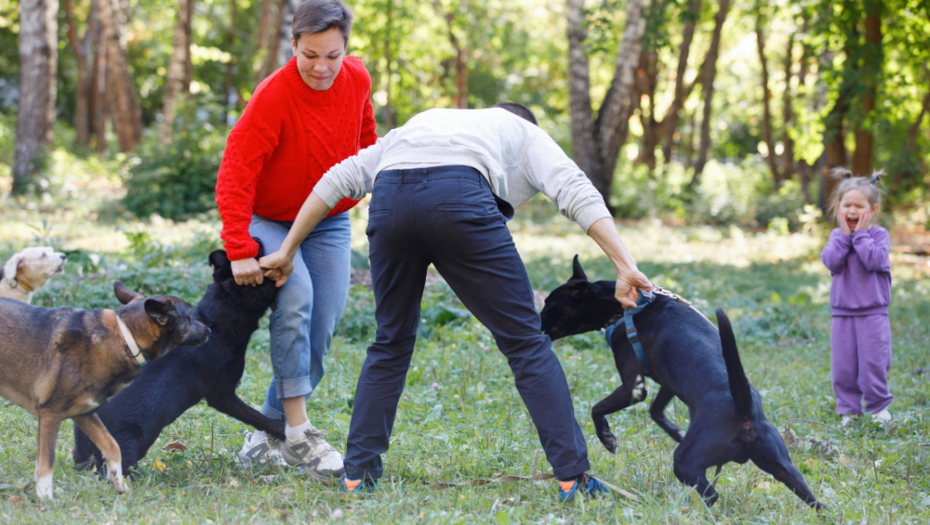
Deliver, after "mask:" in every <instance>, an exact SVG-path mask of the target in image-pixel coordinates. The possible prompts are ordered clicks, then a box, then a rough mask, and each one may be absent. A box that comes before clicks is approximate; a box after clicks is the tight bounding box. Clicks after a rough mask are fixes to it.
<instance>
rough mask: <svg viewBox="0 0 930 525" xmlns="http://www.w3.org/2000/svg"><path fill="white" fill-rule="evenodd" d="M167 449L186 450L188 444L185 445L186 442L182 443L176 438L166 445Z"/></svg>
mask: <svg viewBox="0 0 930 525" xmlns="http://www.w3.org/2000/svg"><path fill="white" fill-rule="evenodd" d="M165 450H178V451H180V452H184V451H185V450H187V445H185V444H184V443H181V442H180V441H178V440H175V441H172V442H171V443H168V444H167V445H165Z"/></svg>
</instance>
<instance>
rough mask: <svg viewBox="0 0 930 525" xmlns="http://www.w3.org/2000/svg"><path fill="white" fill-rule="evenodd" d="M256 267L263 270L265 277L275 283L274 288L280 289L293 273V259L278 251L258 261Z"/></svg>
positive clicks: (284, 252) (282, 251)
mask: <svg viewBox="0 0 930 525" xmlns="http://www.w3.org/2000/svg"><path fill="white" fill-rule="evenodd" d="M258 266H260V267H261V269H262V270H263V272H264V274H265V277H267V278H269V279H271V280H273V281H276V283H275V286H277V287H278V288H280V287H282V286H284V283H286V282H287V278H288V277H290V275H291V273H293V272H294V257H292V256H288V255H287V252H286V251H284V250H278V251H276V252H274V253H272V254H269V255H266V256H264V257H262V258H261V259H259V260H258Z"/></svg>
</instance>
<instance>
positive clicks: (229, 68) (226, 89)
mask: <svg viewBox="0 0 930 525" xmlns="http://www.w3.org/2000/svg"><path fill="white" fill-rule="evenodd" d="M238 24H239V7H238V6H237V5H236V0H229V31H227V32H226V49H227V50H231V49H232V48H233V46H234V45H235V44H236V26H237V25H238ZM235 65H236V59H235V56H233V55H230V57H229V62H226V73H224V74H223V107H224V108H225V111H223V122H224V123H226V122H229V112H230V111H232V110H233V109H235V105H236V104H238V102H239V100H240V97H239V96H238V90H237V92H236V95H237V96H236V98H235V102H232V99H233V97H232V91H233V68H235Z"/></svg>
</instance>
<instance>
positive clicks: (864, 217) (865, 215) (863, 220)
mask: <svg viewBox="0 0 930 525" xmlns="http://www.w3.org/2000/svg"><path fill="white" fill-rule="evenodd" d="M873 217H875V214H874V213H873V212H872V210H866V211H864V212H862V213H860V214H859V224H857V225H856V231H861V230H868V229H869V228H871V227H872V218H873Z"/></svg>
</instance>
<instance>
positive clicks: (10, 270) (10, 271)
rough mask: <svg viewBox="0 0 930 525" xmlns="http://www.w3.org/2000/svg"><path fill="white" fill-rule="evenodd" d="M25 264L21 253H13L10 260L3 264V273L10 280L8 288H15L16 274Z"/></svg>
mask: <svg viewBox="0 0 930 525" xmlns="http://www.w3.org/2000/svg"><path fill="white" fill-rule="evenodd" d="M25 264H26V260H25V259H23V254H22V253H14V254H13V256H12V257H10V260H8V261H7V262H6V264H4V265H3V275H5V276H6V277H7V279H9V280H10V288H16V286H17V283H16V274H17V273H18V272H19V270H20V269H21V268H22V267H23V266H24V265H25Z"/></svg>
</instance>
